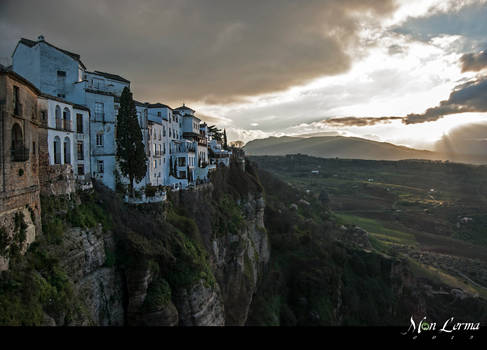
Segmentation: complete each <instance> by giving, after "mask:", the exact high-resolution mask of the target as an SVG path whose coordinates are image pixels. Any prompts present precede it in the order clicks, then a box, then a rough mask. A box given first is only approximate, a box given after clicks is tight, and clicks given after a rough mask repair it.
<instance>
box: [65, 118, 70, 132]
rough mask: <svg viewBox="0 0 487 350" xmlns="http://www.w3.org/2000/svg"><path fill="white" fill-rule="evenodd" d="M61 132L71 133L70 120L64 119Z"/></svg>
mask: <svg viewBox="0 0 487 350" xmlns="http://www.w3.org/2000/svg"><path fill="white" fill-rule="evenodd" d="M63 130H64V131H72V130H71V122H70V120H66V119H64V120H63Z"/></svg>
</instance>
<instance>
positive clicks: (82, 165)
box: [78, 164, 85, 175]
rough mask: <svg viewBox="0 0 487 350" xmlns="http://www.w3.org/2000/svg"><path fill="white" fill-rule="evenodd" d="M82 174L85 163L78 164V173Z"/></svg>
mask: <svg viewBox="0 0 487 350" xmlns="http://www.w3.org/2000/svg"><path fill="white" fill-rule="evenodd" d="M84 174H85V165H84V164H78V175H84Z"/></svg>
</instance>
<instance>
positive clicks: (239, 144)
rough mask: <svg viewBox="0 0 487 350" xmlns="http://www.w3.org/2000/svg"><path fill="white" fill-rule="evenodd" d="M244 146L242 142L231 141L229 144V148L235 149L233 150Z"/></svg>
mask: <svg viewBox="0 0 487 350" xmlns="http://www.w3.org/2000/svg"><path fill="white" fill-rule="evenodd" d="M243 146H244V142H243V141H239V140H238V141H231V142H230V147H235V148H242V147H243Z"/></svg>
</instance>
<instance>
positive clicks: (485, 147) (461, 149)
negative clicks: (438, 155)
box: [436, 123, 487, 156]
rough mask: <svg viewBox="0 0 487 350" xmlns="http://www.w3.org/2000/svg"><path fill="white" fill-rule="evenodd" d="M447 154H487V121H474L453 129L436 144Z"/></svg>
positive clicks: (437, 148) (439, 150)
mask: <svg viewBox="0 0 487 350" xmlns="http://www.w3.org/2000/svg"><path fill="white" fill-rule="evenodd" d="M436 150H437V151H438V152H442V153H445V154H447V155H456V154H459V155H477V156H487V123H474V124H468V125H463V126H460V127H458V128H455V129H453V130H452V131H450V132H449V133H448V135H444V136H443V137H442V139H441V140H440V141H438V142H437V144H436Z"/></svg>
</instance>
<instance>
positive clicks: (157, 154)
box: [154, 151, 162, 158]
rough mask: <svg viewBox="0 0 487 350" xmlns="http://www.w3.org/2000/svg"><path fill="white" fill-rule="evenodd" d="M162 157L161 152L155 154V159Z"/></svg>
mask: <svg viewBox="0 0 487 350" xmlns="http://www.w3.org/2000/svg"><path fill="white" fill-rule="evenodd" d="M161 155H162V153H161V151H155V152H154V157H156V158H160V157H161Z"/></svg>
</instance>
